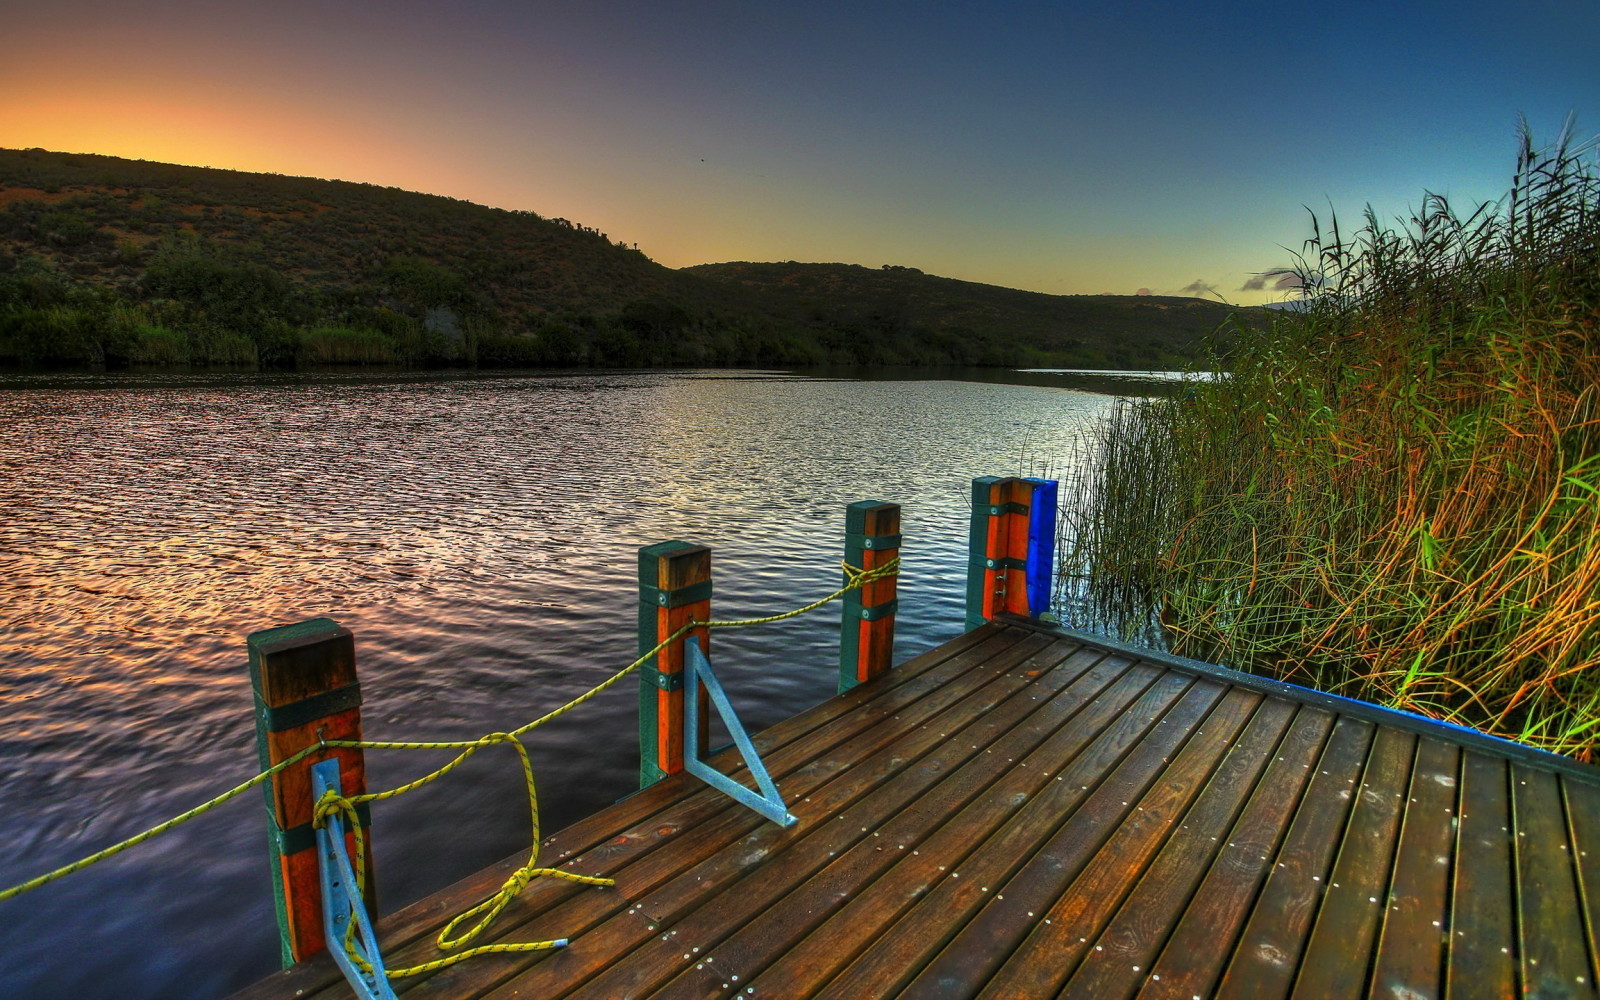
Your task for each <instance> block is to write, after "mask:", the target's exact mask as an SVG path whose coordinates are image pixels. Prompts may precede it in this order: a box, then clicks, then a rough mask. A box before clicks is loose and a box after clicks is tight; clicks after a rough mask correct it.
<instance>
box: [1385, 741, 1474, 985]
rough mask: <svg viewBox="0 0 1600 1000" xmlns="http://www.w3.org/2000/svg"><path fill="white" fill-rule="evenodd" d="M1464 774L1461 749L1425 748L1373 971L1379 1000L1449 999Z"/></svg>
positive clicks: (1422, 744) (1421, 745)
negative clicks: (1447, 964)
mask: <svg viewBox="0 0 1600 1000" xmlns="http://www.w3.org/2000/svg"><path fill="white" fill-rule="evenodd" d="M1460 769H1461V751H1460V749H1459V748H1457V747H1453V746H1451V745H1450V744H1448V743H1443V742H1441V741H1439V740H1432V739H1422V740H1419V741H1418V743H1417V756H1416V762H1415V764H1414V766H1413V767H1412V769H1411V789H1410V792H1409V794H1408V795H1407V797H1406V805H1405V819H1404V821H1403V823H1402V825H1401V828H1400V845H1399V848H1398V850H1397V851H1396V853H1395V859H1394V879H1393V882H1392V884H1391V886H1390V890H1389V906H1388V908H1387V909H1386V910H1385V912H1384V918H1383V929H1382V931H1381V932H1380V933H1379V936H1378V951H1377V957H1376V959H1375V961H1374V964H1373V970H1372V992H1373V993H1375V994H1377V995H1378V996H1396V997H1408V998H1409V997H1415V998H1416V1000H1434V998H1436V997H1439V996H1442V995H1443V993H1444V981H1443V976H1442V975H1441V972H1442V970H1443V966H1444V940H1445V935H1446V933H1447V932H1446V928H1447V927H1448V926H1449V893H1450V869H1451V861H1452V860H1453V859H1452V855H1453V854H1454V846H1455V843H1454V842H1455V832H1456V830H1455V827H1456V797H1457V791H1458V789H1457V786H1458V782H1459V772H1460Z"/></svg>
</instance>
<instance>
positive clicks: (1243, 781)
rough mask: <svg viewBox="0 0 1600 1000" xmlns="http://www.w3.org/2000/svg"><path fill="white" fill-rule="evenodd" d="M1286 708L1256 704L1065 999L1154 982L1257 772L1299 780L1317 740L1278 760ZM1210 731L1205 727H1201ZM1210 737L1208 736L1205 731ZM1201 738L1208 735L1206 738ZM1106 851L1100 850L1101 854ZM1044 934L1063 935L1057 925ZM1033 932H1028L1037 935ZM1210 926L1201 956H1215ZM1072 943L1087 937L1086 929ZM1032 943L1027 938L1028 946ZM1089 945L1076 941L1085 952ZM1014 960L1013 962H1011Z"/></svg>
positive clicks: (1289, 715) (1120, 993) (1102, 999)
mask: <svg viewBox="0 0 1600 1000" xmlns="http://www.w3.org/2000/svg"><path fill="white" fill-rule="evenodd" d="M1297 708H1298V706H1296V705H1295V704H1294V703H1293V702H1290V701H1286V700H1284V699H1282V698H1269V699H1263V700H1262V701H1261V703H1260V704H1259V706H1258V707H1257V710H1256V712H1255V715H1254V716H1253V717H1252V718H1251V719H1250V723H1249V726H1248V727H1247V728H1246V729H1245V731H1244V733H1243V734H1242V735H1241V736H1240V737H1239V738H1238V740H1237V741H1235V742H1234V743H1233V745H1232V746H1230V747H1228V748H1227V755H1226V756H1225V757H1224V758H1223V760H1222V763H1221V764H1219V765H1218V767H1217V769H1216V771H1215V772H1214V773H1213V774H1212V775H1211V778H1210V780H1208V781H1207V782H1206V785H1205V787H1204V788H1203V789H1201V791H1200V794H1199V797H1198V798H1197V799H1196V800H1195V801H1194V804H1193V805H1192V806H1191V807H1190V809H1189V810H1188V812H1186V813H1184V814H1183V816H1182V818H1181V819H1179V820H1177V821H1176V825H1175V828H1174V829H1172V831H1171V834H1170V837H1169V838H1168V840H1167V842H1166V844H1165V845H1164V846H1163V847H1162V848H1161V851H1160V854H1158V855H1157V856H1156V858H1155V860H1154V861H1153V862H1152V863H1151V864H1150V867H1149V869H1148V870H1147V871H1146V872H1145V873H1144V876H1143V877H1142V878H1140V879H1139V882H1138V884H1137V885H1136V886H1134V887H1133V890H1132V892H1130V893H1129V894H1128V897H1127V899H1126V900H1125V901H1124V902H1123V903H1122V905H1121V906H1120V907H1119V908H1118V909H1117V910H1116V911H1115V914H1114V916H1112V918H1111V920H1110V922H1109V923H1108V924H1106V927H1105V930H1104V931H1102V932H1101V933H1100V935H1099V938H1098V940H1093V939H1092V938H1091V940H1093V943H1094V950H1093V951H1085V952H1084V954H1085V956H1086V960H1085V961H1084V963H1083V964H1082V965H1081V966H1079V968H1078V970H1077V971H1076V972H1075V973H1073V974H1072V975H1071V977H1070V978H1068V979H1067V985H1066V992H1067V993H1068V995H1071V996H1092V997H1095V998H1097V1000H1111V998H1113V997H1129V996H1132V995H1133V994H1134V993H1136V992H1137V991H1138V990H1139V988H1140V987H1141V986H1142V985H1144V984H1145V983H1146V982H1153V983H1159V982H1160V979H1157V978H1155V977H1157V976H1159V975H1160V973H1158V972H1156V971H1155V970H1154V965H1155V960H1156V957H1157V955H1158V954H1159V953H1160V952H1161V950H1162V947H1163V945H1164V944H1165V943H1166V941H1167V938H1168V936H1169V935H1170V934H1171V932H1172V929H1173V928H1174V927H1175V926H1176V924H1177V923H1178V920H1179V918H1180V917H1181V916H1182V915H1183V913H1184V912H1185V910H1186V909H1188V908H1189V905H1190V901H1191V900H1192V899H1193V897H1194V894H1195V890H1196V887H1197V886H1198V885H1199V884H1200V881H1201V879H1202V878H1204V877H1205V875H1206V873H1207V871H1208V870H1209V869H1210V868H1211V866H1212V864H1213V863H1214V860H1215V859H1216V857H1217V855H1218V853H1219V851H1220V850H1222V849H1223V848H1224V847H1237V846H1238V844H1237V842H1236V841H1231V840H1229V839H1228V830H1229V828H1230V827H1232V826H1233V825H1234V823H1235V821H1236V820H1237V818H1238V816H1239V813H1240V810H1241V809H1242V808H1243V807H1244V805H1245V802H1246V799H1247V798H1248V797H1249V796H1250V794H1251V792H1253V791H1254V790H1255V789H1256V788H1257V787H1258V782H1259V781H1260V780H1261V779H1262V777H1263V772H1264V771H1266V770H1267V768H1268V766H1269V765H1271V766H1272V767H1273V768H1274V769H1275V770H1276V771H1277V772H1284V773H1286V772H1290V771H1291V770H1292V772H1294V777H1296V778H1297V779H1298V780H1299V781H1302V782H1303V781H1304V780H1305V779H1304V775H1305V774H1306V772H1308V771H1309V770H1310V768H1311V764H1312V761H1313V760H1314V759H1315V756H1314V755H1315V753H1316V751H1317V749H1319V748H1320V746H1321V739H1320V738H1318V739H1315V740H1303V741H1302V746H1301V747H1300V748H1299V750H1300V755H1299V757H1296V758H1292V759H1291V760H1290V761H1288V762H1286V761H1285V758H1284V757H1283V753H1284V752H1285V751H1287V752H1289V753H1290V754H1291V755H1292V754H1293V753H1294V751H1295V750H1296V749H1297V748H1296V747H1295V746H1294V745H1292V744H1291V745H1290V746H1282V745H1281V744H1282V743H1283V741H1284V737H1285V734H1286V732H1287V730H1288V729H1289V723H1290V721H1291V720H1292V719H1293V718H1294V716H1295V714H1296V709H1297ZM1315 721H1317V722H1318V723H1319V724H1318V725H1315V726H1313V727H1312V729H1313V731H1314V732H1317V733H1320V734H1321V735H1326V733H1327V730H1328V729H1329V728H1331V727H1332V725H1333V720H1332V719H1331V718H1329V717H1326V716H1324V717H1323V718H1322V719H1320V720H1315ZM1207 728H1208V729H1211V728H1212V726H1211V724H1209V723H1208V724H1207ZM1212 735H1215V733H1213V734H1212ZM1208 738H1209V737H1208ZM1109 850H1110V847H1109V846H1108V848H1107V851H1108V852H1109ZM1256 850H1257V851H1258V852H1259V853H1258V854H1257V856H1256V861H1255V865H1256V869H1257V870H1258V871H1261V872H1264V871H1265V870H1266V866H1267V861H1268V859H1269V858H1270V857H1271V856H1272V848H1271V846H1263V845H1260V844H1257V847H1256ZM1050 927H1051V928H1052V929H1066V930H1069V932H1070V928H1063V925H1062V924H1061V923H1060V922H1057V923H1055V924H1052V925H1050ZM1039 930H1040V929H1039V928H1035V934H1036V935H1037V934H1038V933H1039ZM1215 935H1216V928H1215V927H1213V937H1212V940H1211V941H1210V942H1209V944H1210V948H1209V949H1208V950H1220V949H1219V948H1218V941H1217V938H1216V936H1215ZM1077 936H1079V937H1090V935H1089V934H1087V933H1086V928H1084V929H1083V930H1081V931H1079V932H1077ZM1032 943H1033V942H1032V941H1031V940H1030V942H1029V944H1030V945H1031V944H1032ZM1088 943H1089V942H1084V943H1083V944H1084V947H1085V948H1086V947H1087V945H1088ZM1015 958H1016V956H1013V959H1014V960H1015Z"/></svg>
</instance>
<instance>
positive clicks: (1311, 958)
mask: <svg viewBox="0 0 1600 1000" xmlns="http://www.w3.org/2000/svg"><path fill="white" fill-rule="evenodd" d="M1416 751H1417V738H1416V736H1414V735H1412V734H1411V733H1406V732H1401V731H1400V730H1398V729H1390V728H1389V727H1387V726H1384V727H1381V728H1380V729H1379V730H1378V735H1377V736H1375V737H1374V738H1373V740H1372V753H1371V755H1370V756H1369V757H1368V758H1367V768H1366V771H1365V772H1363V774H1362V775H1361V785H1360V788H1359V790H1358V794H1357V795H1356V803H1355V807H1354V808H1353V809H1351V811H1350V824H1349V826H1347V827H1346V828H1345V831H1344V840H1343V842H1342V843H1340V845H1339V857H1338V860H1337V861H1335V862H1334V864H1333V874H1332V875H1331V876H1330V877H1329V879H1328V888H1327V889H1326V890H1324V891H1323V896H1322V905H1321V907H1320V908H1319V909H1318V911H1317V922H1316V923H1315V924H1314V925H1313V926H1312V928H1311V939H1310V940H1309V941H1307V942H1306V950H1305V956H1304V958H1303V959H1302V960H1301V963H1300V974H1299V976H1298V977H1296V979H1295V993H1296V994H1297V995H1299V996H1307V997H1326V998H1328V1000H1334V998H1337V997H1352V996H1361V995H1363V994H1365V993H1366V990H1367V982H1368V978H1369V976H1368V971H1369V969H1370V968H1371V962H1370V957H1371V955H1372V949H1373V942H1374V940H1375V938H1376V936H1377V933H1378V927H1379V924H1380V923H1381V921H1382V919H1383V914H1384V910H1385V909H1386V908H1387V906H1388V902H1387V901H1388V899H1389V878H1390V873H1391V871H1392V870H1393V868H1394V850H1395V844H1396V842H1397V840H1398V838H1399V834H1400V821H1401V817H1402V816H1403V815H1404V813H1405V804H1406V791H1407V789H1408V788H1409V787H1410V784H1411V768H1412V762H1413V760H1414V759H1415V757H1416Z"/></svg>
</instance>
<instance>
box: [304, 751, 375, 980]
mask: <svg viewBox="0 0 1600 1000" xmlns="http://www.w3.org/2000/svg"><path fill="white" fill-rule="evenodd" d="M330 789H331V790H332V791H333V792H334V793H335V794H338V793H339V791H340V789H339V762H338V761H337V760H325V761H321V762H320V763H316V764H312V765H311V801H312V802H313V803H316V802H319V801H321V800H322V796H323V793H324V792H327V791H329V790H330ZM317 866H318V868H319V869H320V871H321V873H322V933H323V937H324V938H325V939H326V941H327V943H328V953H329V954H330V955H332V956H333V961H334V963H335V964H336V965H338V966H339V969H340V971H342V972H343V973H344V977H345V979H347V980H349V981H350V988H351V989H353V990H355V993H356V996H358V997H360V998H362V1000H396V998H395V995H394V987H392V986H390V985H389V977H388V975H387V974H386V973H385V972H384V971H383V955H382V954H381V953H380V952H379V951H378V935H377V934H375V933H373V930H372V922H371V920H369V919H368V917H367V907H366V904H365V903H363V902H362V900H361V896H360V893H359V892H358V890H357V889H356V886H357V884H358V883H357V882H356V873H355V869H354V868H353V867H352V866H351V864H350V855H349V853H348V852H347V851H346V850H345V829H344V817H342V816H339V815H338V814H334V815H331V816H329V817H328V818H327V820H326V822H325V823H324V824H323V825H322V826H320V827H318V828H317ZM352 921H353V922H354V923H355V925H356V930H355V935H354V948H355V951H356V953H357V954H358V955H360V956H361V959H362V960H363V961H365V962H366V963H367V965H368V966H370V967H371V971H370V972H369V971H367V970H365V969H362V968H361V967H360V966H359V965H357V964H356V963H355V962H353V961H352V960H351V958H350V956H349V955H348V954H346V953H345V948H344V941H345V934H346V932H347V928H348V927H349V926H350V924H351V922H352Z"/></svg>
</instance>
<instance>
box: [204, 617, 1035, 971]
mask: <svg viewBox="0 0 1600 1000" xmlns="http://www.w3.org/2000/svg"><path fill="white" fill-rule="evenodd" d="M1030 634H1031V633H1029V632H1028V631H1026V630H1023V629H1017V628H1006V627H1003V626H986V627H985V628H983V629H979V630H977V631H974V632H968V633H966V634H964V635H962V636H959V637H957V638H956V639H954V640H952V641H951V642H949V643H947V644H945V645H944V646H941V647H939V648H937V649H934V650H929V651H928V652H926V653H923V654H921V655H920V656H917V657H914V658H913V659H911V660H908V661H907V662H906V663H904V664H902V665H901V666H900V667H898V668H896V669H895V670H893V671H891V672H890V673H889V674H888V675H886V676H884V677H881V678H879V679H877V680H875V681H873V682H872V683H870V684H866V685H862V686H860V687H857V688H856V689H854V690H852V691H851V692H849V693H848V694H846V695H842V696H839V697H834V698H829V699H827V700H826V701H824V702H822V703H821V704H819V705H817V706H815V707H813V708H811V709H808V710H806V711H805V712H802V713H800V714H799V715H797V716H794V717H792V718H790V719H786V720H784V721H783V722H780V723H778V724H777V725H775V726H773V727H771V728H770V729H767V730H765V731H764V732H762V733H761V734H759V735H757V736H756V737H755V742H756V745H757V747H758V748H759V749H760V750H761V751H762V755H763V758H764V759H765V760H766V762H767V765H768V768H769V769H770V770H771V771H772V773H773V774H774V776H775V777H776V778H778V779H779V780H783V779H784V778H785V776H786V775H790V774H792V773H795V772H798V771H799V770H800V769H801V768H805V767H813V766H814V765H815V763H816V759H817V757H818V756H819V755H823V754H828V753H846V752H848V751H849V746H848V744H850V742H851V741H860V743H861V745H862V746H865V745H866V744H868V743H871V744H872V745H885V744H886V743H887V742H888V741H890V740H892V739H893V738H895V734H896V733H898V732H899V731H900V729H901V728H902V726H903V725H911V726H915V725H920V724H922V723H923V722H924V721H926V719H927V718H929V717H931V716H933V715H936V714H938V713H939V712H941V711H943V710H944V709H945V708H947V707H948V705H949V704H950V703H951V702H953V701H954V700H957V699H958V698H959V697H960V696H961V695H963V694H964V693H967V692H968V691H970V690H971V689H972V688H973V687H975V686H978V685H981V684H982V683H987V682H988V681H990V680H992V679H994V678H995V677H998V676H1000V674H1001V672H1003V668H1004V665H1005V664H1006V663H1007V662H1009V658H1010V657H1011V656H1013V655H1015V650H1016V649H1017V647H1018V646H1019V645H1020V644H1021V643H1022V642H1023V641H1024V640H1025V639H1027V638H1028V637H1029V635H1030ZM1058 641H1064V640H1058ZM870 734H876V735H870ZM736 757H737V754H736V753H735V751H733V750H731V749H730V750H728V751H725V752H723V753H722V754H719V755H718V756H716V757H714V758H712V762H713V763H714V764H720V765H724V769H726V770H729V771H730V772H731V771H733V770H734V769H733V768H728V767H726V765H727V764H728V763H729V762H731V761H732V760H734V759H736ZM701 787H702V786H701V785H700V783H699V782H698V781H695V780H693V779H692V778H690V777H689V776H687V775H678V776H674V777H672V778H669V779H666V780H664V781H662V782H658V783H657V784H655V785H652V786H651V787H650V788H648V789H645V790H642V791H639V792H636V793H634V794H633V795H630V796H628V797H627V798H625V799H623V800H621V801H620V802H618V803H616V804H615V805H612V806H610V807H608V808H606V809H604V810H601V811H600V812H598V813H595V814H593V815H591V816H589V817H586V818H585V819H582V820H579V821H578V822H577V823H575V824H573V825H572V826H569V827H567V828H566V829H564V830H562V831H560V832H559V833H557V834H555V835H554V836H553V837H550V838H548V839H547V840H546V841H545V842H544V844H543V846H542V850H543V857H544V860H545V861H546V862H547V863H552V864H555V863H558V862H559V863H560V866H562V867H574V866H580V867H583V868H584V870H593V871H600V872H607V873H609V872H611V871H614V870H615V869H616V868H617V867H619V866H621V865H624V864H627V863H629V862H630V861H632V860H634V859H636V858H638V857H641V856H643V855H644V854H647V853H649V852H650V851H652V850H655V849H658V848H659V847H661V846H663V845H664V844H666V843H669V842H670V841H671V840H673V839H674V838H676V837H677V835H678V834H679V833H680V832H681V831H683V830H686V829H690V828H694V827H697V826H699V825H701V824H703V823H706V822H708V821H709V820H710V819H712V818H713V817H715V816H717V815H718V814H721V813H723V812H726V811H729V810H732V809H734V808H736V807H735V806H734V805H733V804H732V803H730V802H729V801H728V800H727V799H726V797H723V796H718V795H712V794H705V793H700V794H692V793H695V792H698V790H699V789H700V788H701ZM596 851H600V852H601V854H599V855H595V854H594V853H593V852H596ZM526 861H527V855H526V853H525V852H521V851H519V852H518V853H516V854H514V855H512V856H511V857H509V858H506V859H505V860H503V861H501V862H499V863H497V864H495V865H493V866H491V867H490V868H487V869H484V870H483V871H480V872H478V873H476V874H474V875H471V876H468V877H467V878H464V879H462V880H460V881H458V882H456V883H454V884H453V885H451V886H449V887H448V888H446V889H445V890H443V891H441V892H439V893H437V894H435V895H433V896H430V897H428V898H426V899H423V900H420V901H418V902H417V903H414V904H412V905H411V906H408V907H406V908H405V909H403V910H401V911H399V912H398V913H396V914H394V916H393V917H391V918H389V919H387V920H384V921H383V922H382V923H380V925H379V937H380V940H381V941H383V943H384V949H385V955H386V956H387V957H388V960H389V964H391V965H397V966H398V965H404V964H410V963H414V962H423V961H429V960H432V959H434V958H438V957H439V952H438V950H437V949H436V948H434V946H433V943H432V940H433V935H434V934H436V933H437V932H438V930H439V928H440V927H442V926H443V925H444V923H445V922H446V921H447V920H449V919H450V918H451V917H452V916H454V915H455V914H456V913H459V912H461V911H463V910H465V909H466V908H468V907H470V906H472V905H474V904H475V903H477V902H478V901H479V900H481V899H483V898H485V897H486V896H488V895H489V894H490V893H492V892H494V891H495V890H497V889H498V888H499V887H500V885H501V884H502V883H503V882H505V880H506V879H507V878H508V877H510V875H511V874H512V872H514V871H516V870H517V868H519V867H520V866H521V865H522V864H523V863H524V862H526ZM581 891H585V890H580V889H578V888H576V887H574V886H573V885H572V884H571V883H566V882H556V881H553V880H536V881H535V882H534V883H533V884H531V885H530V886H529V887H528V889H527V890H525V891H524V893H523V895H522V897H521V898H519V900H518V902H517V903H515V904H513V905H512V907H509V908H508V909H507V911H506V912H505V913H503V914H502V915H501V917H500V918H499V920H497V921H496V923H495V927H494V930H495V932H496V933H497V934H498V935H499V936H502V937H504V936H506V935H508V934H511V933H512V932H513V931H514V930H515V928H516V927H517V926H518V924H519V923H521V922H523V921H525V920H526V919H528V918H529V917H530V916H531V914H533V913H535V912H541V911H543V910H546V909H549V908H550V907H553V906H554V905H556V904H557V903H558V902H560V901H561V900H563V899H566V898H569V897H571V896H573V895H576V894H578V893H579V892H581ZM587 891H593V890H587ZM328 988H336V989H339V990H342V989H343V976H342V975H341V974H340V973H339V971H338V968H337V967H336V966H334V965H333V963H332V961H331V960H329V961H323V960H320V959H318V960H314V961H313V962H310V963H303V964H301V965H299V966H296V967H294V968H293V969H288V970H285V971H284V972H283V973H280V974H278V975H275V976H272V977H269V978H268V979H266V980H263V981H262V982H261V983H259V984H257V985H256V986H252V987H249V988H247V989H246V990H244V991H242V992H241V993H239V994H236V996H235V1000H267V998H270V997H279V996H298V997H310V996H313V995H314V994H315V993H316V991H317V990H319V989H328Z"/></svg>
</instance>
